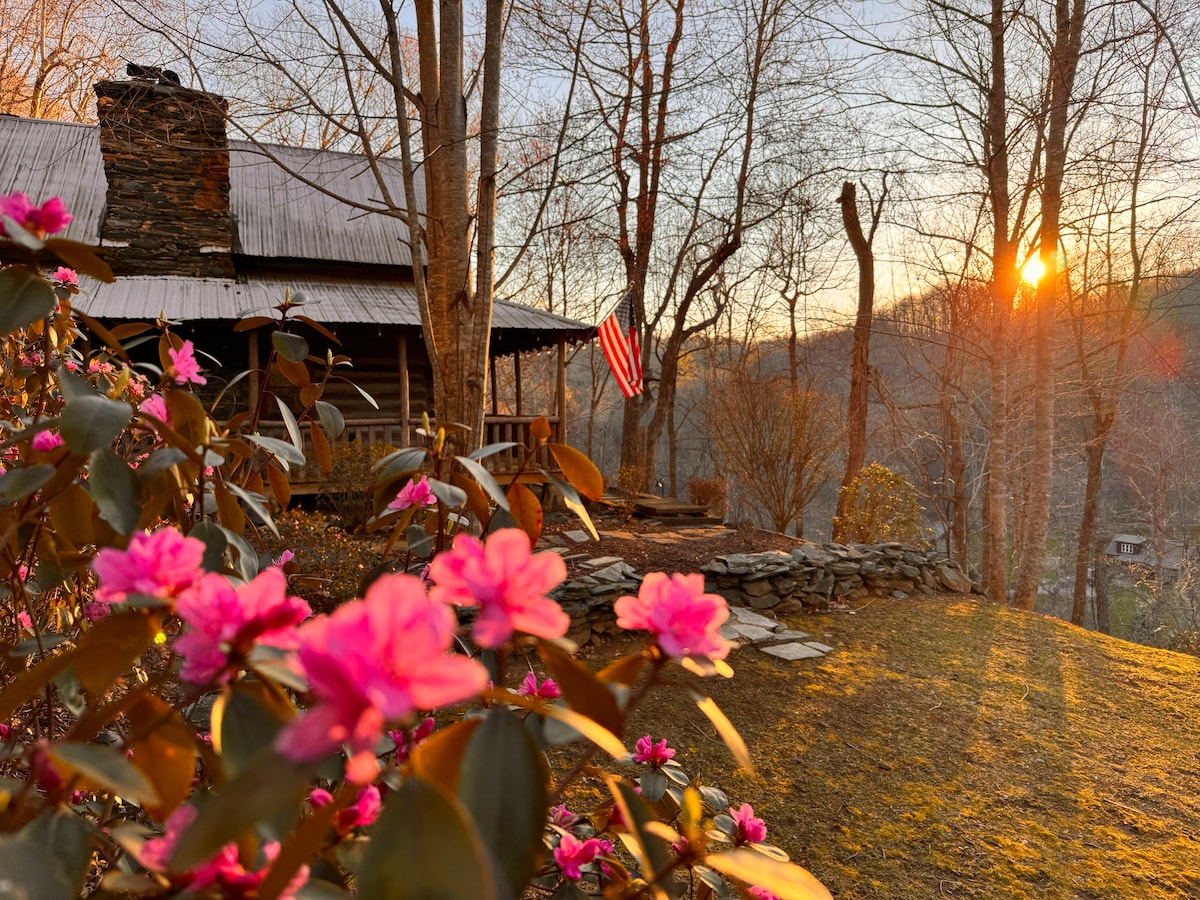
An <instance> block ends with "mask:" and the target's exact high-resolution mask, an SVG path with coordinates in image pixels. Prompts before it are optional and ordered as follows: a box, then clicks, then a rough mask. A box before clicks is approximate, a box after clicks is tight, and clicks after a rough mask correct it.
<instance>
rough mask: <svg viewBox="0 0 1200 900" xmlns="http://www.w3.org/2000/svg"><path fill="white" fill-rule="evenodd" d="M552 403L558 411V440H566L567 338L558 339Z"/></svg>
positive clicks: (564, 441)
mask: <svg viewBox="0 0 1200 900" xmlns="http://www.w3.org/2000/svg"><path fill="white" fill-rule="evenodd" d="M554 393H555V397H554V405H555V406H556V407H557V410H556V412H557V413H558V442H559V443H560V444H565V443H566V442H567V339H566V338H561V337H560V338H559V339H558V379H557V381H556V382H555V385H554Z"/></svg>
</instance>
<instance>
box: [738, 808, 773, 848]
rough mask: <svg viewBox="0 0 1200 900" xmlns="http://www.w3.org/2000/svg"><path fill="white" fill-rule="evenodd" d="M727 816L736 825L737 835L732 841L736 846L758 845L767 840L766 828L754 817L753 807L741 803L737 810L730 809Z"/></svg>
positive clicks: (761, 821)
mask: <svg viewBox="0 0 1200 900" xmlns="http://www.w3.org/2000/svg"><path fill="white" fill-rule="evenodd" d="M729 815H730V816H732V817H733V821H734V822H735V823H736V824H737V834H736V835H735V837H734V840H735V842H736V843H738V844H747V843H749V844H759V843H762V842H763V841H765V840H766V839H767V826H766V824H765V823H764V822H763V820H762V819H759V818H757V817H755V815H754V807H753V806H751V805H750V804H749V803H743V804H742V805H741V806H739V807H738V808H737V809H730V810H729Z"/></svg>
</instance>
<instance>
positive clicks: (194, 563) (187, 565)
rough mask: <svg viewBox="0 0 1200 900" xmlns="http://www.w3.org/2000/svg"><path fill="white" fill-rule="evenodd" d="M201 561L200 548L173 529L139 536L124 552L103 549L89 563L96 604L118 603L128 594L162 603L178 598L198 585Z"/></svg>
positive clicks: (202, 548) (199, 543) (202, 551)
mask: <svg viewBox="0 0 1200 900" xmlns="http://www.w3.org/2000/svg"><path fill="white" fill-rule="evenodd" d="M203 559H204V544H203V543H201V542H200V541H198V540H196V539H195V538H189V537H184V536H183V535H182V534H180V533H179V532H178V531H176V530H175V529H174V528H164V529H162V530H161V531H155V532H153V533H146V532H139V533H138V534H135V535H134V536H133V539H132V540H131V541H130V542H129V549H128V550H114V549H112V548H110V547H106V548H105V549H103V550H101V551H100V552H99V553H97V554H96V558H95V560H93V561H92V568H93V569H94V570H95V571H96V576H97V577H98V578H99V579H100V587H99V588H97V589H96V601H97V602H99V603H122V602H124V600H125V597H126V595H128V594H145V595H148V596H151V597H158V598H159V599H162V600H168V599H172V598H174V597H178V596H179V595H180V594H181V593H183V592H184V591H186V590H188V589H189V588H192V587H194V586H195V585H196V584H197V583H198V582H199V581H200V578H201V576H202V575H203V574H204V573H203V572H201V570H200V563H201V561H202V560H203Z"/></svg>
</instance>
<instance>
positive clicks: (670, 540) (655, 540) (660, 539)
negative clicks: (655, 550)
mask: <svg viewBox="0 0 1200 900" xmlns="http://www.w3.org/2000/svg"><path fill="white" fill-rule="evenodd" d="M646 540H648V541H649V542H650V543H652V544H678V543H679V538H677V537H666V536H665V535H661V534H655V535H646Z"/></svg>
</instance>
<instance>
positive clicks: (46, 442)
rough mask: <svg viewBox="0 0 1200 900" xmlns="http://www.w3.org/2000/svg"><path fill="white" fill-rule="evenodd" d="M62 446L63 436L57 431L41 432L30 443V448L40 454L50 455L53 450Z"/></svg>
mask: <svg viewBox="0 0 1200 900" xmlns="http://www.w3.org/2000/svg"><path fill="white" fill-rule="evenodd" d="M62 445H63V439H62V435H61V434H59V433H58V432H57V431H39V432H38V433H37V434H35V435H34V436H33V440H32V441H30V442H29V446H31V447H32V448H33V449H34V450H36V451H38V452H39V453H49V452H50V451H51V450H53V449H55V448H56V447H61V446H62Z"/></svg>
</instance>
